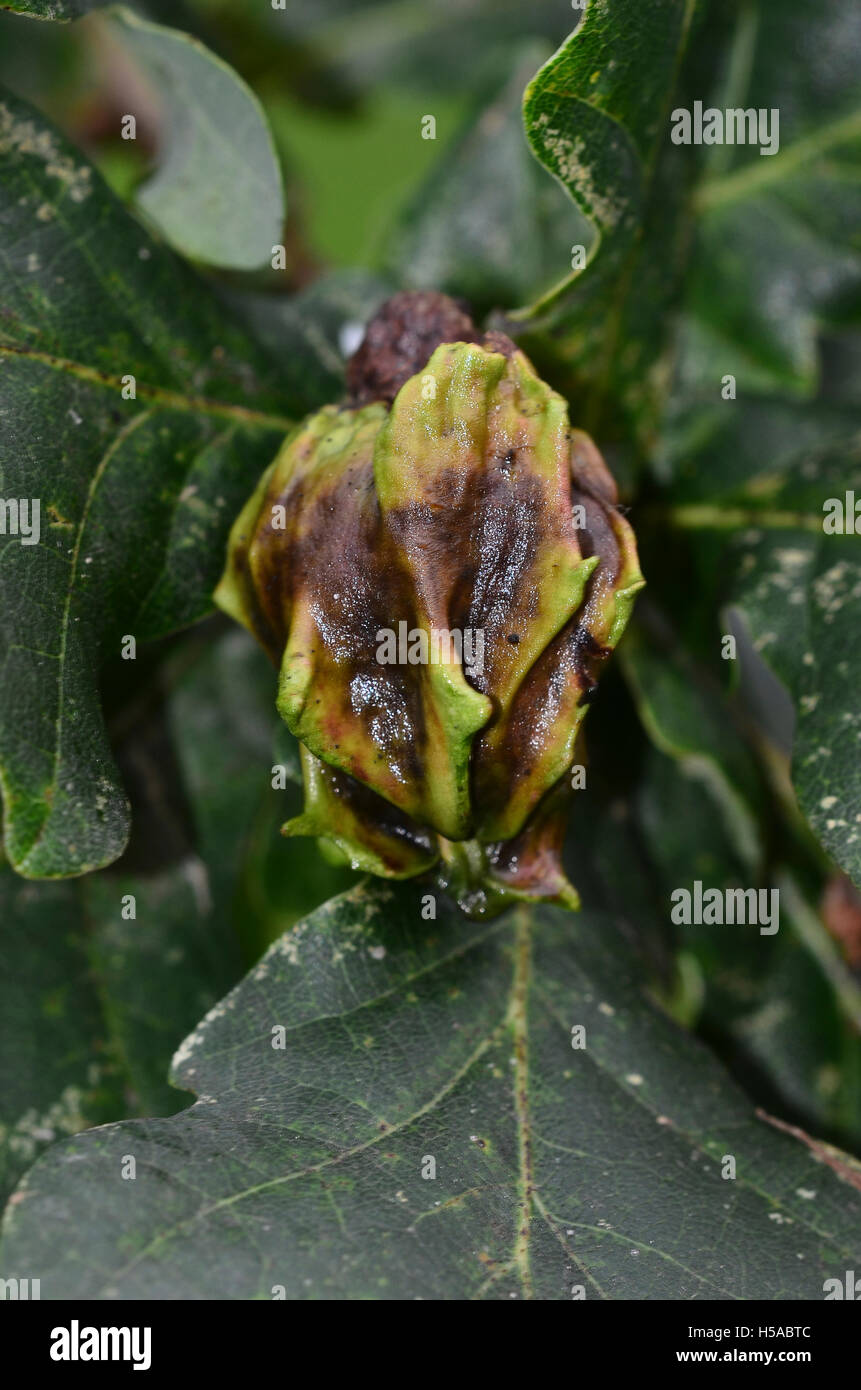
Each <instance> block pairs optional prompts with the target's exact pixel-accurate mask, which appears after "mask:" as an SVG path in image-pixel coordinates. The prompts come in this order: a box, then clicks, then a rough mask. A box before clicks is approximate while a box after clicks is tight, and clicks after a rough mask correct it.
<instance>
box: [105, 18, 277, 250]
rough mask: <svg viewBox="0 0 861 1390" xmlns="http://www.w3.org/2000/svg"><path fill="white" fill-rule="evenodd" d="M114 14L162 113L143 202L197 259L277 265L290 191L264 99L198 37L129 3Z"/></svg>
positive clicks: (139, 193) (116, 28)
mask: <svg viewBox="0 0 861 1390" xmlns="http://www.w3.org/2000/svg"><path fill="white" fill-rule="evenodd" d="M107 18H108V24H109V27H110V31H111V32H112V33H113V34H115V35H116V36H117V37H118V38H119V39H120V41H121V42H122V44H123V46H124V47H126V48H127V49H128V50H129V52H130V53H131V54H132V56H133V58H134V59H135V60H136V61H137V62H138V63H139V64H140V65H141V67H142V68H143V70H144V73H145V75H146V76H147V78H148V79H149V80H150V82H151V84H152V87H153V90H154V92H155V94H156V96H157V100H158V105H159V108H160V111H161V131H160V146H161V147H160V150H159V156H158V166H157V168H156V170H155V173H154V174H152V176H151V177H150V178H149V179H148V180H147V181H146V182H145V183H144V184H142V185H141V186H140V187H139V188H138V189H137V190H136V192H135V201H136V203H137V205H138V207H139V208H140V209H141V211H142V212H143V213H144V214H145V215H146V216H147V217H148V218H149V219H150V220H151V222H153V223H154V224H155V226H156V227H158V229H159V231H161V233H162V234H163V235H164V236H165V237H166V238H167V240H168V241H169V242H170V243H171V245H172V246H174V247H176V249H177V250H178V251H180V252H182V254H183V255H185V256H189V257H190V258H191V259H192V260H196V261H201V262H203V263H204V264H206V265H212V266H220V267H225V268H228V269H233V270H256V269H258V268H259V267H261V266H263V265H266V264H268V263H269V260H270V257H271V255H272V251H273V248H274V247H275V246H276V245H277V244H278V243H279V242H280V241H281V236H282V227H283V223H284V211H285V209H284V189H283V185H282V180H281V170H280V167H279V164H278V158H277V155H276V153H275V146H274V144H273V142H272V136H271V134H270V131H269V127H268V125H267V122H266V117H265V115H264V113H263V108H262V106H261V105H260V102H259V101H258V99H257V97H256V96H255V95H254V93H253V92H252V91H251V88H250V87H248V86H247V84H246V83H245V82H243V81H242V79H241V78H240V77H239V76H238V74H237V73H235V72H234V71H233V69H232V68H231V67H229V66H228V64H227V63H225V62H223V60H222V59H221V58H219V57H217V56H216V54H214V53H212V52H210V50H209V49H208V48H206V46H205V45H204V44H202V43H201V42H200V41H199V40H198V39H195V38H192V37H191V35H189V34H184V33H181V32H180V31H179V30H177V29H170V28H166V27H165V26H164V25H161V24H150V23H149V22H148V21H146V20H144V19H141V18H140V17H139V16H138V15H136V14H134V13H133V12H132V11H131V10H128V9H126V8H125V7H124V6H121V5H118V6H116V7H114V8H113V9H112V10H111V11H110V12H109V13H108V17H107Z"/></svg>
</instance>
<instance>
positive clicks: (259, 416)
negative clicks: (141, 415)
mask: <svg viewBox="0 0 861 1390" xmlns="http://www.w3.org/2000/svg"><path fill="white" fill-rule="evenodd" d="M4 355H5V356H9V357H23V358H25V359H26V360H27V361H30V362H36V363H38V364H39V365H40V366H43V367H50V368H51V369H52V370H54V371H61V372H66V373H67V374H68V375H70V376H74V377H77V378H78V379H79V380H80V381H86V382H88V383H90V384H91V385H94V386H100V387H103V388H104V389H105V390H114V391H116V392H117V393H118V394H119V393H121V391H122V389H123V385H124V382H123V380H122V377H121V376H115V375H112V374H111V373H109V372H103V371H100V370H99V368H97V367H88V366H87V365H86V363H84V362H75V361H73V360H72V359H71V358H68V357H55V356H53V355H52V354H51V353H48V352H38V351H36V350H35V349H33V348H23V347H14V346H12V344H10V343H0V359H2V357H3V356H4ZM135 399H136V400H144V401H148V402H151V403H152V404H153V405H156V406H162V407H163V408H164V409H165V410H183V411H186V412H189V413H191V414H195V415H217V416H221V417H223V418H226V419H229V420H232V421H234V422H238V423H239V424H244V425H247V426H249V427H250V428H258V429H271V430H277V431H278V432H279V434H284V433H286V431H287V430H289V429H292V428H293V425H294V424H295V421H294V420H291V419H289V418H288V417H287V416H286V415H274V414H271V413H270V412H268V411H264V410H252V409H251V408H250V407H249V406H244V405H233V404H231V403H230V402H228V401H217V400H213V399H212V398H211V397H208V396H189V395H186V394H185V393H184V392H182V391H171V390H169V389H168V388H167V387H164V386H151V385H149V384H148V383H146V382H141V381H140V380H139V379H137V378H135Z"/></svg>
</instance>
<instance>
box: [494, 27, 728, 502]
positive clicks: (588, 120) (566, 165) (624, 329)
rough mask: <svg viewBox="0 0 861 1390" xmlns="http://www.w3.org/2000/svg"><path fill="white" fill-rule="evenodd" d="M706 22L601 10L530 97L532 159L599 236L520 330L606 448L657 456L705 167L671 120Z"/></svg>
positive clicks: (576, 255) (584, 241) (565, 266)
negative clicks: (673, 134)
mask: <svg viewBox="0 0 861 1390" xmlns="http://www.w3.org/2000/svg"><path fill="white" fill-rule="evenodd" d="M701 8H702V7H697V5H696V4H695V2H694V0H668V3H665V4H661V5H645V6H644V5H631V4H628V3H627V2H626V0H595V3H590V4H589V6H588V8H587V10H586V13H585V16H584V17H583V20H582V22H581V24H580V25H579V27H578V28H577V29H575V31H574V32H573V33H572V34H571V35H570V36H569V38H568V39H567V40H566V41H565V43H564V44H563V45H562V47H561V48H560V49H559V50H558V52H557V53H555V54H554V55H553V57H552V58H550V59H549V61H548V62H547V63H545V65H544V66H543V67H542V68H541V69H540V70H539V72H538V74H537V76H536V77H535V78H534V80H533V81H532V82H531V83H530V85H529V86H528V87H527V90H526V93H525V96H524V103H523V115H524V121H525V125H526V133H527V136H528V139H529V142H530V144H531V146H532V149H533V151H534V153H535V154H536V156H537V157H538V159H539V160H540V161H541V163H542V164H543V165H544V166H545V168H546V169H548V170H549V171H550V172H551V173H552V174H553V175H554V176H555V177H556V179H557V180H559V182H560V183H561V184H562V185H563V187H565V188H566V189H567V190H568V192H569V193H570V195H571V197H572V198H573V199H574V201H575V203H576V204H577V206H578V208H579V209H580V211H581V213H582V214H583V217H584V218H585V219H588V222H589V223H591V227H592V235H591V237H584V236H583V235H579V236H572V238H571V241H572V245H570V246H569V247H568V254H567V258H566V260H565V262H564V263H560V264H559V267H558V277H559V279H558V283H557V284H556V286H555V288H553V289H552V290H550V291H548V292H547V293H546V294H545V295H544V296H543V297H542V298H540V299H539V300H537V301H536V302H535V303H533V304H532V305H531V306H530V307H529V308H528V309H523V310H518V311H517V312H516V313H515V314H514V315H513V318H514V319H515V320H517V321H518V322H519V323H520V325H521V326H522V334H521V335H520V336H521V341H522V344H523V346H524V348H525V349H526V350H527V351H528V352H530V353H532V354H533V355H534V356H536V357H537V358H538V360H542V359H543V358H544V357H545V355H548V356H549V357H550V360H552V361H555V362H556V370H557V373H558V376H559V380H560V384H561V389H563V390H564V392H565V394H566V395H567V397H568V398H569V400H570V401H571V403H572V408H573V410H574V415H575V417H576V418H577V420H578V423H580V424H581V425H582V426H583V428H585V429H586V430H588V431H589V432H590V433H592V434H593V435H595V437H596V438H597V439H599V440H600V441H601V443H602V446H603V447H606V446H607V445H608V444H610V443H612V444H616V443H619V444H621V445H623V446H625V447H626V448H629V447H630V445H631V444H632V443H633V444H636V445H637V446H638V447H639V448H640V449H644V448H645V449H648V448H650V447H651V446H652V445H653V443H654V433H655V428H656V424H657V412H658V404H659V401H660V400H661V399H662V395H663V391H664V387H665V378H666V374H667V367H666V362H665V354H666V342H665V339H666V330H667V327H668V324H669V309H670V306H671V304H672V301H673V298H674V296H675V294H676V293H677V291H678V285H679V280H680V276H681V272H682V270H683V267H684V263H685V254H686V248H685V239H686V228H687V223H688V215H687V198H688V192H687V190H688V188H689V185H690V183H691V175H692V169H693V163H694V161H693V159H692V157H691V152H690V151H688V150H682V149H680V148H679V147H677V146H674V145H673V144H671V142H670V140H669V128H670V125H669V114H670V107H671V105H672V100H673V93H674V91H675V90H676V88H677V87H678V86H679V85H680V84H681V83H682V82H683V81H684V80H687V79H685V73H686V68H685V66H684V65H685V62H686V59H687V55H688V49H689V45H690V39H691V34H692V32H693V29H694V21H695V19H698V18H699V10H700V9H701ZM584 258H585V259H584ZM572 266H573V267H574V269H573V271H572V270H571V267H572ZM618 471H619V470H618V467H617V472H618ZM621 481H622V483H623V485H624V483H625V478H624V475H622V476H621Z"/></svg>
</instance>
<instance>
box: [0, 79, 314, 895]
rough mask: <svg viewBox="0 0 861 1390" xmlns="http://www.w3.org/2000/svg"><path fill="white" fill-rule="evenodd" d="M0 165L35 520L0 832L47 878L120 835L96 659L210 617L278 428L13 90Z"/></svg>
mask: <svg viewBox="0 0 861 1390" xmlns="http://www.w3.org/2000/svg"><path fill="white" fill-rule="evenodd" d="M0 164H2V193H0V226H2V232H3V245H4V247H5V250H4V252H3V254H2V257H0V289H2V298H3V304H4V308H3V314H2V319H0V408H2V411H3V418H4V428H3V442H2V446H0V450H2V452H0V482H2V495H3V496H4V498H16V499H20V498H29V499H32V498H38V499H39V501H40V511H41V539H40V543H39V544H38V545H24V544H22V543H21V538H20V537H19V536H17V535H12V534H7V535H5V536H4V537H3V538H2V541H3V565H2V569H0V576H2V579H0V613H2V625H3V630H2V634H0V651H2V657H3V660H4V663H5V665H4V679H3V693H2V699H0V759H2V763H3V794H4V802H5V808H6V825H5V831H6V845H7V850H8V853H9V857H10V859H11V861H12V863H13V865H14V866H15V868H17V869H18V870H19V872H22V873H24V874H26V875H28V876H31V877H55V876H58V875H64V874H74V873H83V872H85V871H86V870H88V869H92V868H95V867H97V866H98V865H100V864H105V863H108V862H110V861H111V860H112V859H114V858H116V856H117V854H118V853H119V852H120V850H121V849H122V846H123V843H124V841H125V837H126V829H127V808H126V802H125V797H124V795H123V793H122V790H121V788H120V786H119V784H118V781H117V776H116V771H115V768H114V765H113V761H112V759H111V756H110V753H109V750H108V747H107V742H106V738H105V732H104V727H103V724H102V720H101V716H100V713H99V707H98V697H97V680H98V668H99V665H100V662H101V660H102V659H103V657H104V656H105V655H106V654H116V653H117V652H118V651H119V650H120V642H121V639H122V638H123V637H124V636H129V635H131V636H134V637H135V638H136V639H137V640H139V641H141V640H145V639H147V638H151V637H155V636H158V635H161V634H163V633H165V632H168V631H170V630H172V629H175V628H177V627H180V626H182V625H183V624H186V623H190V622H193V621H195V620H196V619H197V618H199V617H201V616H202V615H203V614H204V613H205V612H207V611H208V609H209V594H210V591H211V588H212V586H213V585H214V583H215V582H216V580H217V578H218V576H219V573H220V570H221V567H222V557H223V545H224V540H225V537H226V533H227V530H228V528H229V526H230V524H231V522H232V520H233V517H234V516H235V514H236V512H237V510H238V508H239V506H240V505H241V504H242V502H243V500H244V499H245V497H246V496H247V494H248V492H249V491H250V490H251V488H253V486H254V484H255V482H256V480H257V478H258V476H259V474H260V472H262V470H263V468H264V467H265V466H266V464H267V463H268V462H269V461H270V459H271V457H272V455H273V453H274V452H275V450H276V448H277V446H278V443H279V440H280V438H281V436H282V435H283V433H284V430H285V429H286V428H287V427H288V423H289V422H288V421H287V420H285V419H284V418H283V417H282V416H281V414H280V413H279V406H280V402H279V396H278V392H277V390H276V388H275V384H274V372H273V371H272V369H271V367H270V365H269V363H268V362H267V361H266V360H265V359H264V358H263V357H262V355H261V352H260V350H259V349H257V348H256V347H255V346H254V345H253V343H252V342H251V341H250V339H248V338H247V337H246V336H245V335H244V334H243V333H242V332H240V330H239V329H238V328H237V327H236V326H235V324H234V323H233V322H232V321H231V320H230V319H229V318H227V317H226V315H225V314H224V313H223V312H222V311H220V310H219V309H218V307H217V305H216V304H215V303H214V301H213V300H212V299H211V298H210V297H209V296H208V295H207V294H206V293H205V292H204V291H203V289H202V287H201V285H200V284H199V282H197V281H196V280H195V279H194V277H193V276H192V275H191V274H190V273H188V272H187V271H185V270H183V268H182V267H181V266H180V265H179V264H178V263H177V262H176V261H175V260H174V259H173V258H172V257H171V256H170V255H169V254H168V253H167V252H166V251H164V250H163V249H162V248H161V247H159V246H158V245H156V244H155V243H154V242H153V241H152V240H151V238H150V237H148V236H147V235H146V234H145V233H144V232H143V231H142V230H141V229H140V227H138V226H137V225H136V223H135V222H134V221H132V220H131V219H130V218H129V217H128V216H127V214H126V213H125V212H124V211H123V209H122V208H121V207H120V205H119V204H118V203H117V202H116V201H115V199H114V198H113V196H112V195H111V194H110V193H109V192H108V190H107V189H106V188H105V186H104V185H103V183H102V182H101V180H100V179H99V177H98V175H97V174H95V172H94V171H93V169H92V168H91V167H90V166H89V165H87V164H86V163H85V161H84V160H83V159H82V157H81V156H80V155H79V154H78V153H77V152H76V151H75V150H74V149H72V148H71V147H70V146H69V145H67V144H66V143H65V141H63V140H62V138H61V137H60V136H59V135H58V134H56V132H54V131H53V130H52V129H51V128H50V127H48V126H46V125H45V124H44V122H43V121H42V120H41V119H40V118H39V117H38V116H37V115H35V113H33V112H32V111H31V110H29V108H27V107H25V106H24V105H23V104H21V103H19V102H18V101H17V100H14V99H12V98H7V99H5V101H4V102H3V104H2V105H0ZM132 376H133V377H134V378H135V381H136V398H135V399H128V400H125V399H123V394H122V391H123V385H124V378H125V385H126V386H128V381H129V378H130V377H132Z"/></svg>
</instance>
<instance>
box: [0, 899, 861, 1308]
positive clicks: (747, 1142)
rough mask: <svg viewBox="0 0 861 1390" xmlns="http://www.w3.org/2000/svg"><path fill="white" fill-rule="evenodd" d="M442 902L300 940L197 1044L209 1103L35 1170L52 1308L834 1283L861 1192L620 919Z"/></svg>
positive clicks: (197, 1074)
mask: <svg viewBox="0 0 861 1390" xmlns="http://www.w3.org/2000/svg"><path fill="white" fill-rule="evenodd" d="M421 908H422V896H421V893H420V891H419V890H418V889H417V888H416V886H415V885H413V886H408V885H397V886H389V885H374V886H373V887H367V886H364V885H361V884H360V885H358V886H357V887H356V888H355V889H353V890H351V891H350V892H349V893H347V894H344V895H342V896H341V897H339V898H336V899H334V900H333V901H331V902H329V903H327V904H326V905H325V906H324V907H322V908H320V909H319V910H318V911H317V912H316V913H314V914H313V915H312V916H311V917H309V918H307V919H305V920H304V921H303V922H301V923H300V924H298V925H297V926H296V927H295V928H294V929H293V930H292V931H290V932H288V933H287V934H286V935H285V936H283V937H282V938H281V939H280V940H279V941H277V942H276V943H275V944H274V945H273V946H272V948H271V949H270V951H269V952H268V953H267V955H266V956H265V957H264V959H263V960H262V961H261V962H260V964H259V965H258V966H257V967H255V969H254V970H253V971H252V972H251V974H250V975H249V976H248V977H247V978H246V979H245V980H244V981H243V982H242V984H240V985H239V986H238V987H237V989H236V990H234V991H233V992H232V993H231V994H230V995H228V996H227V998H226V999H224V1000H223V1001H222V1002H221V1003H220V1004H218V1005H217V1006H216V1007H215V1008H214V1009H213V1010H212V1011H211V1013H210V1014H209V1015H208V1016H207V1017H206V1019H204V1020H203V1022H202V1023H201V1024H200V1025H199V1027H198V1028H197V1029H196V1030H195V1032H194V1033H193V1034H192V1035H191V1036H190V1037H189V1038H188V1039H187V1040H186V1042H185V1043H184V1044H183V1046H182V1047H181V1048H180V1050H179V1052H178V1054H177V1056H176V1058H175V1059H174V1064H173V1078H174V1081H175V1083H176V1084H177V1085H180V1086H184V1087H193V1088H194V1089H195V1090H196V1092H197V1094H198V1096H199V1100H198V1101H197V1103H196V1104H195V1105H194V1106H193V1107H192V1109H191V1110H188V1111H184V1112H183V1113H182V1114H180V1115H177V1116H174V1117H172V1118H169V1119H165V1120H146V1121H138V1122H133V1123H130V1124H118V1125H111V1126H108V1127H103V1128H101V1129H99V1130H97V1131H93V1132H91V1133H89V1134H83V1135H80V1136H78V1137H77V1138H74V1139H71V1140H68V1141H66V1142H64V1143H62V1144H59V1145H57V1146H55V1147H54V1148H53V1150H51V1152H50V1153H48V1154H47V1155H45V1156H44V1157H43V1158H42V1159H41V1161H40V1162H39V1163H38V1164H37V1165H36V1166H35V1167H34V1168H33V1169H31V1171H30V1173H29V1175H28V1177H27V1178H26V1180H25V1182H24V1184H23V1185H22V1186H21V1187H20V1188H19V1189H18V1191H17V1193H16V1200H15V1202H14V1204H13V1205H11V1206H10V1207H9V1209H8V1213H7V1216H6V1220H5V1226H4V1242H3V1261H4V1265H3V1267H4V1269H5V1270H9V1271H11V1270H14V1269H20V1268H24V1267H26V1268H27V1269H31V1270H33V1271H37V1272H38V1275H39V1277H40V1278H41V1281H42V1286H41V1287H42V1297H43V1298H49V1299H51V1298H54V1299H57V1298H64V1297H70V1296H72V1295H74V1296H75V1297H78V1298H81V1297H88V1298H92V1299H111V1300H116V1299H133V1298H153V1297H155V1298H167V1299H200V1298H221V1299H254V1298H261V1299H269V1298H272V1297H273V1296H279V1294H281V1295H282V1296H283V1294H286V1296H287V1297H289V1298H294V1299H309V1298H321V1297H322V1298H330V1299H331V1298H334V1299H342V1298H362V1297H364V1298H375V1299H379V1298H384V1299H385V1298H393V1299H399V1300H403V1299H416V1298H419V1299H428V1298H476V1299H485V1298H489V1299H506V1300H507V1299H511V1298H533V1297H534V1298H539V1299H566V1300H568V1299H570V1298H571V1297H572V1295H576V1293H577V1291H578V1290H580V1291H582V1295H584V1296H585V1297H586V1298H587V1299H595V1298H602V1299H608V1298H609V1299H613V1298H615V1299H618V1298H643V1297H649V1298H656V1297H658V1298H661V1297H662V1298H674V1299H683V1298H684V1299H695V1298H714V1297H717V1298H748V1299H749V1298H754V1299H756V1298H769V1299H805V1298H818V1297H821V1293H822V1284H823V1280H824V1279H825V1278H827V1277H832V1276H836V1277H842V1272H843V1271H844V1270H845V1269H846V1268H847V1267H851V1265H852V1264H853V1262H855V1261H857V1260H858V1258H859V1255H861V1193H859V1192H857V1191H856V1190H854V1189H853V1188H852V1187H851V1186H849V1185H847V1184H844V1183H842V1182H841V1181H840V1180H839V1179H838V1177H837V1176H835V1174H834V1173H833V1172H832V1171H831V1170H830V1169H829V1168H828V1167H826V1166H824V1165H823V1164H821V1163H818V1162H816V1161H815V1159H814V1157H813V1156H812V1155H811V1153H810V1151H809V1150H808V1149H806V1148H805V1147H803V1146H802V1145H800V1144H799V1143H798V1142H797V1140H795V1139H794V1138H791V1137H789V1136H788V1135H785V1134H779V1133H777V1132H776V1131H775V1130H774V1129H773V1128H772V1127H770V1126H768V1125H766V1124H764V1123H763V1122H762V1121H761V1120H760V1119H758V1118H757V1117H756V1116H755V1114H754V1111H753V1110H752V1107H751V1105H750V1103H749V1102H748V1101H747V1100H746V1099H745V1098H744V1097H743V1095H742V1093H741V1092H740V1091H738V1090H737V1089H736V1087H735V1086H734V1085H733V1084H732V1083H730V1082H729V1081H728V1079H727V1077H726V1076H725V1074H724V1073H723V1072H722V1070H721V1068H720V1067H719V1066H718V1064H717V1063H716V1062H715V1061H714V1060H713V1059H712V1058H711V1057H710V1056H709V1054H708V1053H707V1052H706V1051H705V1050H703V1049H702V1048H701V1047H700V1046H699V1045H697V1044H695V1043H694V1042H693V1041H692V1040H691V1039H690V1038H689V1037H688V1036H686V1035H685V1034H684V1033H682V1032H681V1031H680V1030H678V1029H677V1028H676V1027H675V1026H674V1025H672V1024H670V1023H669V1022H668V1021H667V1020H666V1019H665V1018H664V1017H662V1016H661V1015H660V1014H658V1013H656V1012H655V1011H654V1010H653V1008H652V1007H651V1006H650V1005H648V1004H647V1003H646V1002H645V1001H644V999H643V997H642V995H641V992H640V985H639V983H638V977H639V971H638V970H637V969H635V968H633V966H632V959H631V956H630V950H629V948H628V947H627V946H626V945H625V943H624V940H623V938H622V937H621V936H620V935H619V933H618V932H617V930H616V928H615V926H614V924H613V922H612V921H611V920H610V919H608V918H607V917H603V916H601V915H600V914H595V915H591V914H589V913H588V912H584V913H582V914H578V915H576V916H572V915H571V914H568V913H565V912H563V911H561V910H554V909H544V910H539V911H536V912H534V914H533V913H530V912H528V911H527V910H526V909H520V910H517V911H515V912H514V913H509V914H506V915H505V916H504V917H502V918H499V919H497V920H496V921H495V922H494V923H493V924H490V925H488V924H486V923H485V924H482V925H479V924H476V923H470V922H465V921H464V919H463V918H462V917H461V916H460V915H459V914H457V913H456V912H454V911H453V910H452V909H450V908H449V907H448V906H446V905H445V904H443V903H439V904H438V915H437V917H436V919H435V920H423V919H422V915H421ZM577 1025H582V1027H583V1028H584V1029H585V1039H586V1047H585V1048H575V1047H573V1046H572V1030H573V1029H574V1028H575V1027H576V1026H577ZM726 1154H732V1155H733V1156H734V1157H735V1159H736V1164H737V1177H736V1180H735V1181H734V1182H731V1183H728V1182H724V1181H722V1180H721V1163H722V1162H723V1160H724V1156H725V1155H726ZM124 1155H131V1156H133V1157H134V1158H135V1159H136V1165H137V1168H136V1171H137V1177H136V1181H135V1182H134V1183H127V1182H124V1181H123V1179H122V1175H121V1174H122V1162H123V1161H127V1160H124V1159H123V1156H124ZM811 1191H815V1193H816V1200H815V1201H812V1200H809V1194H810V1192H811ZM49 1214H50V1215H49ZM58 1222H61V1223H62V1229H63V1232H64V1239H63V1241H62V1242H58V1241H57V1240H56V1235H55V1232H56V1229H57V1223H58ZM706 1233H707V1235H706ZM799 1256H801V1257H802V1258H799Z"/></svg>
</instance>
